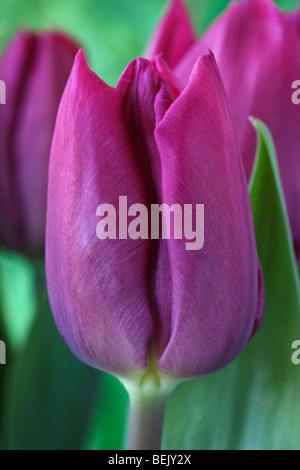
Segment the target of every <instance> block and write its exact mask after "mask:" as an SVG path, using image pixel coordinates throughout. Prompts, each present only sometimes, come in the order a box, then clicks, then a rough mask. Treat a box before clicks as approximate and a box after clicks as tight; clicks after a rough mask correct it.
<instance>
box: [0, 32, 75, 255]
mask: <svg viewBox="0 0 300 470" xmlns="http://www.w3.org/2000/svg"><path fill="white" fill-rule="evenodd" d="M77 51H78V47H77V46H76V45H75V44H74V43H73V42H71V41H70V40H69V39H68V38H67V37H65V36H63V35H62V34H59V33H55V32H49V33H44V34H40V35H39V34H35V33H31V32H20V33H18V34H17V35H16V36H15V38H14V39H13V40H12V42H11V43H10V45H9V46H8V48H7V49H6V51H5V52H4V55H3V57H2V59H1V63H0V78H1V80H2V81H3V82H4V83H5V85H6V104H5V105H1V106H0V130H1V132H0V220H1V223H0V242H1V243H3V244H5V245H6V246H8V247H10V248H12V249H15V250H17V251H21V252H25V253H28V254H38V253H40V252H42V251H43V249H44V245H45V223H46V205H47V180H48V165H49V155H50V148H51V141H52V136H53V132H54V126H55V120H56V115H57V110H58V106H59V102H60V99H61V96H62V94H63V91H64V88H65V85H66V83H67V80H68V77H69V75H70V72H71V69H72V65H73V63H74V58H75V55H76V52H77Z"/></svg>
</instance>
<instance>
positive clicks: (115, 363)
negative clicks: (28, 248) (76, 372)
mask: <svg viewBox="0 0 300 470" xmlns="http://www.w3.org/2000/svg"><path fill="white" fill-rule="evenodd" d="M119 196H127V197H128V205H132V204H134V203H139V204H144V205H147V204H148V193H147V190H146V188H145V184H144V179H143V177H142V173H141V167H140V165H139V162H138V160H137V158H136V156H135V155H134V152H133V149H132V146H131V143H130V139H129V137H128V133H127V129H126V126H125V123H124V119H123V109H122V95H121V93H120V91H119V90H117V89H113V88H110V87H109V86H107V85H105V84H104V83H103V82H102V81H101V80H100V79H99V78H98V77H97V76H96V75H95V74H94V73H93V72H92V71H91V70H90V69H89V67H88V66H87V64H86V61H85V58H84V53H83V52H82V51H81V52H80V53H79V54H78V56H77V59H76V63H75V66H74V69H73V72H72V74H71V78H70V81H69V83H68V85H67V88H66V91H65V94H64V96H63V99H62V103H61V106H60V110H59V115H58V120H57V124H56V130H55V135H54V141H53V146H52V151H51V160H50V174H49V205H48V217H47V250H46V252H47V278H48V289H49V295H50V300H51V305H52V309H53V313H54V317H55V320H56V323H57V325H58V328H59V330H60V332H61V334H62V335H63V337H64V339H65V341H66V343H67V344H68V346H69V347H70V349H71V351H72V352H73V353H74V354H75V355H76V356H77V357H79V358H80V359H81V360H82V361H84V362H86V363H87V364H89V365H91V366H94V367H96V368H99V369H104V370H106V371H109V372H113V373H115V374H121V375H124V374H126V373H127V372H128V371H131V370H138V369H145V368H146V367H147V350H148V343H149V341H150V339H151V336H152V334H153V331H154V325H153V319H152V315H151V306H150V289H149V284H148V266H149V264H150V254H151V251H150V250H151V246H150V241H148V240H131V239H127V240H119V239H116V240H109V239H108V240H101V241H100V240H98V238H97V236H96V226H97V223H98V220H97V217H96V209H97V207H98V206H99V205H100V204H112V205H114V207H115V208H118V205H119V204H118V199H119Z"/></svg>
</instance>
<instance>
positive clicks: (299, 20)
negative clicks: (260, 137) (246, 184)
mask: <svg viewBox="0 0 300 470" xmlns="http://www.w3.org/2000/svg"><path fill="white" fill-rule="evenodd" d="M183 8H185V7H184V4H183V2H182V0H173V1H172V2H171V6H170V10H169V11H168V13H167V15H166V17H165V18H164V19H163V21H162V22H161V24H160V26H159V28H158V30H157V32H156V33H155V35H154V39H153V41H152V42H151V47H149V51H148V55H149V57H152V55H153V53H154V54H158V53H162V54H163V56H164V57H165V58H166V60H167V61H168V60H169V58H170V57H171V58H172V57H174V56H175V55H176V53H177V55H176V63H175V65H173V61H171V62H170V66H171V67H172V68H173V69H174V70H175V72H176V74H177V76H178V78H179V79H180V80H181V81H182V83H183V85H185V84H186V83H187V82H188V80H189V76H190V73H191V71H192V69H193V67H194V64H195V62H196V61H197V59H198V57H199V55H201V54H203V53H205V52H206V51H207V49H208V48H209V49H211V50H212V51H213V53H214V54H215V57H216V61H217V64H218V67H219V69H220V72H221V76H222V79H223V82H224V86H225V90H226V92H227V95H228V99H229V104H230V108H231V111H232V114H233V119H234V123H235V126H236V132H237V138H238V143H239V146H240V149H241V152H242V157H243V162H244V167H245V171H246V176H247V178H248V180H249V179H250V177H251V172H252V168H253V163H254V159H255V149H256V135H255V132H254V130H253V127H252V126H251V124H250V122H249V119H248V117H249V116H254V117H256V118H259V119H261V120H262V121H264V122H265V123H266V125H267V126H268V127H269V129H270V131H271V133H272V135H273V138H274V140H275V146H276V150H277V154H278V161H279V167H280V173H281V178H282V183H283V188H284V192H285V198H286V204H287V209H288V213H289V219H290V223H291V228H292V233H293V237H294V245H295V251H296V256H297V259H298V262H299V263H300V184H299V178H300V158H299V146H300V137H299V136H300V134H299V128H300V112H299V109H298V107H297V106H295V105H294V104H293V103H292V100H291V96H292V92H293V90H292V83H293V82H294V81H295V80H299V79H300V61H299V56H300V38H299V31H300V15H299V12H298V13H293V14H284V13H282V12H280V11H279V10H278V8H277V6H276V5H275V4H274V3H273V2H272V1H271V0H244V1H242V2H234V3H232V4H231V5H230V6H229V8H228V10H227V11H226V12H225V13H224V14H223V15H222V16H221V17H220V18H219V19H217V20H216V22H215V23H214V24H213V25H212V26H211V27H210V28H209V30H208V31H207V32H206V33H205V34H204V35H203V37H201V38H200V39H198V40H195V41H194V42H193V44H192V45H191V46H189V47H184V48H178V43H179V44H180V41H181V40H182V41H184V42H183V44H185V45H186V46H187V43H186V42H185V38H187V37H188V38H190V37H192V35H193V28H192V27H191V26H190V27H189V24H190V20H189V19H188V18H187V17H186V14H185V15H183V14H182V15H181V16H180V12H182V10H183ZM175 17H176V18H177V21H176V22H174V18H175ZM179 18H181V21H180V19H179ZM170 23H172V24H173V30H172V34H170V32H169V29H170V28H169V24H170ZM157 38H161V39H160V40H158V39H157Z"/></svg>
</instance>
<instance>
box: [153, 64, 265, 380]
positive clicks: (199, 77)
mask: <svg viewBox="0 0 300 470" xmlns="http://www.w3.org/2000/svg"><path fill="white" fill-rule="evenodd" d="M156 141H157V144H158V149H159V152H160V156H161V165H162V198H163V202H164V203H167V204H169V205H172V204H174V203H179V204H181V205H184V204H194V205H195V204H204V205H205V244H204V248H203V249H202V250H200V251H186V249H185V243H186V241H187V240H185V239H183V240H174V239H172V238H171V240H169V241H168V251H169V257H170V266H171V279H172V327H171V335H170V340H169V343H168V345H167V347H166V349H165V351H164V352H163V354H162V355H161V357H160V359H159V362H158V368H159V370H160V371H161V372H162V373H165V374H169V375H173V376H175V377H176V376H177V377H181V378H184V377H185V378H188V377H194V376H202V375H206V374H209V373H211V372H214V371H216V370H218V369H219V368H221V367H224V366H225V365H226V364H228V363H229V362H231V361H232V360H233V359H234V358H235V357H236V356H237V355H238V354H239V353H240V352H241V350H242V349H243V347H244V346H245V345H246V343H247V342H248V341H249V339H250V337H251V336H252V333H253V331H254V330H255V329H256V328H257V326H258V324H257V323H258V322H259V321H260V319H261V313H262V308H263V295H262V291H261V289H262V285H261V282H260V280H261V277H260V276H261V273H260V269H259V264H258V259H257V251H256V245H255V238H254V228H253V221H252V213H251V207H250V201H249V195H248V190H247V184H246V179H245V176H244V172H243V168H242V162H241V159H240V156H239V152H238V149H237V143H236V138H235V134H234V130H233V125H232V120H231V117H230V113H229V110H228V106H227V101H226V98H225V93H224V90H223V86H222V83H221V79H220V76H219V73H218V71H217V67H216V64H215V61H214V58H213V56H212V55H210V56H204V57H203V58H200V59H199V60H198V62H197V63H196V65H195V68H194V70H193V73H192V76H191V79H190V82H189V84H188V86H187V87H186V89H185V90H184V91H183V93H182V94H181V96H180V97H179V98H178V99H177V100H176V102H175V103H174V104H173V105H172V106H171V107H170V108H169V110H168V111H167V112H166V114H165V117H164V118H163V120H162V121H161V123H160V124H159V126H158V128H157V129H156ZM194 219H195V218H194ZM194 222H195V220H194Z"/></svg>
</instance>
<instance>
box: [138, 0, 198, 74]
mask: <svg viewBox="0 0 300 470" xmlns="http://www.w3.org/2000/svg"><path fill="white" fill-rule="evenodd" d="M194 41H195V32H194V28H193V25H192V22H191V20H190V17H189V15H188V12H187V9H186V6H185V5H184V3H183V2H182V1H181V0H171V4H170V7H169V10H168V12H167V14H166V15H165V17H164V18H163V20H162V21H161V23H160V25H159V26H158V29H157V31H156V33H155V34H154V36H153V38H152V40H151V42H150V44H149V47H148V50H147V53H146V56H147V57H150V58H152V57H154V56H155V55H157V54H163V56H164V58H165V59H166V61H167V62H168V64H169V66H170V67H171V68H173V67H175V66H176V65H177V64H178V62H179V61H180V59H181V58H182V57H183V56H184V54H185V53H186V52H187V51H188V49H189V48H190V47H191V46H192V44H193V43H194Z"/></svg>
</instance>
